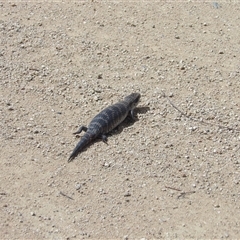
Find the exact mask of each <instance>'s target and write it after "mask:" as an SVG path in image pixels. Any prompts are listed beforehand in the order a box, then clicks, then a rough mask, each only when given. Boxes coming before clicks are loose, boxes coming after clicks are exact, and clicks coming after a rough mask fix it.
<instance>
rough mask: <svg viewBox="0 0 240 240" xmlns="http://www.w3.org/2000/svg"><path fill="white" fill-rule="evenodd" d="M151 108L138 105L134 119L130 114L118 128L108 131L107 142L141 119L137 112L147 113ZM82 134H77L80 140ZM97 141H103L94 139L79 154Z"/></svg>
mask: <svg viewBox="0 0 240 240" xmlns="http://www.w3.org/2000/svg"><path fill="white" fill-rule="evenodd" d="M149 110H150V108H149V107H137V108H135V109H134V115H135V119H134V120H133V119H132V117H131V116H130V115H128V116H127V117H126V118H125V119H124V121H123V122H122V123H120V124H119V125H118V126H117V127H116V128H114V129H113V130H112V131H110V132H108V133H106V136H107V139H108V140H107V142H106V143H105V144H108V142H109V137H110V138H111V136H114V135H118V134H120V133H121V132H122V131H123V130H124V128H128V127H130V126H132V125H134V123H136V122H138V121H139V119H138V117H136V115H137V114H139V113H140V114H146V113H147V112H148V111H149ZM82 136H83V135H81V136H80V135H79V134H77V135H76V138H78V139H79V140H80V139H81V137H82ZM96 142H102V139H101V138H97V139H95V140H93V141H92V142H90V143H89V144H88V145H87V146H86V147H85V148H84V149H83V150H82V151H81V152H79V153H78V154H77V155H79V154H81V153H82V152H85V151H87V149H88V148H90V147H91V146H92V145H93V144H95V143H96Z"/></svg>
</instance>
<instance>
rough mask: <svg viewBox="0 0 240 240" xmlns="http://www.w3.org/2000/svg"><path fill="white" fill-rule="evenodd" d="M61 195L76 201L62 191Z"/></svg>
mask: <svg viewBox="0 0 240 240" xmlns="http://www.w3.org/2000/svg"><path fill="white" fill-rule="evenodd" d="M60 194H61V195H62V196H64V197H67V198H69V199H71V200H74V199H73V198H72V197H69V196H68V195H66V194H65V193H63V192H61V191H60Z"/></svg>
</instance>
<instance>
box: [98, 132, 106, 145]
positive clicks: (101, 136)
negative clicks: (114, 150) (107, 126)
mask: <svg viewBox="0 0 240 240" xmlns="http://www.w3.org/2000/svg"><path fill="white" fill-rule="evenodd" d="M98 138H100V139H102V141H103V142H104V143H106V144H107V136H106V135H104V134H102V135H100V136H98Z"/></svg>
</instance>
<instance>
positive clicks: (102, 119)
mask: <svg viewBox="0 0 240 240" xmlns="http://www.w3.org/2000/svg"><path fill="white" fill-rule="evenodd" d="M140 97H141V95H140V94H139V93H132V94H130V95H129V96H127V97H125V98H124V99H123V100H122V101H120V102H118V103H115V104H113V105H111V106H109V107H107V108H105V109H104V110H102V111H101V112H100V113H99V114H98V115H96V116H95V117H94V118H93V119H92V121H91V122H90V124H89V126H88V128H87V127H85V126H81V127H80V128H79V130H78V131H77V132H75V133H74V134H79V133H81V132H82V131H84V132H86V133H85V134H84V135H83V137H82V138H81V140H80V141H79V143H78V144H77V146H76V147H75V148H74V150H73V152H72V154H71V155H70V157H69V159H68V162H70V161H72V160H73V159H74V158H75V157H76V156H77V155H78V153H79V152H81V151H82V150H83V148H84V147H86V146H87V145H88V144H89V143H90V142H91V141H93V140H94V139H96V138H101V139H102V140H103V142H107V137H106V135H105V134H106V133H108V132H110V131H111V130H113V129H114V128H115V127H117V126H118V125H119V124H120V123H121V122H123V120H124V119H125V118H126V117H127V115H128V114H129V113H131V117H132V118H133V119H134V108H135V107H136V106H137V104H138V103H139V100H140Z"/></svg>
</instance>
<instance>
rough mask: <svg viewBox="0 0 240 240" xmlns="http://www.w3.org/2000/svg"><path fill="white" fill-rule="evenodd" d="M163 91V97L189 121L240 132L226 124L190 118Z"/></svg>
mask: <svg viewBox="0 0 240 240" xmlns="http://www.w3.org/2000/svg"><path fill="white" fill-rule="evenodd" d="M162 93H163V97H165V98H167V100H168V102H169V103H170V104H171V106H172V107H173V108H175V109H176V110H177V111H178V112H180V113H181V114H182V115H183V116H185V117H186V118H188V119H189V120H191V121H195V122H199V123H201V124H205V125H210V126H217V127H219V128H225V129H227V130H232V131H236V132H240V129H236V128H232V127H226V126H222V125H219V124H214V123H209V122H205V121H203V120H199V119H196V118H192V117H190V116H188V115H187V114H186V113H184V112H183V111H182V110H180V109H179V108H178V107H176V106H175V105H174V104H173V102H172V101H171V100H170V99H169V97H168V96H167V95H166V94H165V92H164V91H162Z"/></svg>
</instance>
